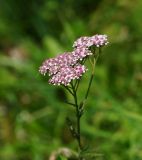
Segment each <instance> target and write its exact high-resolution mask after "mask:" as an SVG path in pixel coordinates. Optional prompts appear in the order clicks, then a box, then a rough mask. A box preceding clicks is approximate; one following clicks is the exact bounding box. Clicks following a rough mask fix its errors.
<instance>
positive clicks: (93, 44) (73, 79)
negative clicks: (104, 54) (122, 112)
mask: <svg viewBox="0 0 142 160" xmlns="http://www.w3.org/2000/svg"><path fill="white" fill-rule="evenodd" d="M107 44H108V39H107V36H106V35H98V34H97V35H94V36H91V37H80V38H79V39H77V40H76V41H75V42H74V43H73V51H72V52H65V53H63V54H60V55H58V56H57V57H55V58H49V59H47V60H45V61H44V62H43V63H42V65H41V66H40V68H39V72H40V73H41V74H42V75H46V74H48V75H49V77H50V79H49V84H53V85H57V86H59V85H61V86H63V87H65V89H66V90H67V91H68V92H69V93H70V94H71V95H72V97H73V99H74V103H69V102H68V104H69V105H72V106H73V107H74V108H75V109H76V123H77V125H76V128H75V127H74V126H73V124H72V122H71V120H70V119H69V118H67V122H68V125H69V129H70V131H71V133H72V135H73V136H74V137H75V139H76V140H77V142H78V148H79V152H78V159H79V160H83V157H82V154H81V153H82V151H83V144H82V141H81V132H80V120H81V117H82V115H83V113H84V106H85V104H86V100H87V97H88V94H89V91H90V87H91V83H92V80H93V77H94V69H95V65H96V61H97V59H98V57H99V55H100V53H101V48H102V47H103V46H105V45H107ZM86 61H89V62H90V64H91V69H92V73H91V76H90V80H89V82H88V88H87V91H86V93H85V95H84V99H83V100H82V101H81V102H78V87H79V84H80V80H81V77H82V76H83V75H84V73H85V72H87V71H88V68H87V67H86V66H85V64H86Z"/></svg>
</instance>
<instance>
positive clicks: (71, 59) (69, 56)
mask: <svg viewBox="0 0 142 160" xmlns="http://www.w3.org/2000/svg"><path fill="white" fill-rule="evenodd" d="M107 44H108V40H107V36H106V35H94V36H92V37H80V38H79V39H77V40H76V41H75V42H74V44H73V48H74V50H73V51H72V52H65V53H63V54H60V55H58V56H57V57H55V58H49V59H47V60H45V61H44V62H43V63H42V65H41V66H40V68H39V72H40V73H41V74H43V75H45V74H46V73H48V74H49V76H51V78H50V79H49V83H51V84H53V85H64V86H67V85H69V84H70V82H71V81H72V80H74V79H79V78H80V77H81V76H82V75H83V74H84V73H85V72H86V71H87V68H86V67H85V66H84V65H83V64H81V62H82V61H83V59H84V58H85V57H87V56H89V55H92V54H93V53H92V52H91V50H90V47H91V46H96V47H101V46H104V45H107Z"/></svg>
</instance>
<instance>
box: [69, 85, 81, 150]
mask: <svg viewBox="0 0 142 160" xmlns="http://www.w3.org/2000/svg"><path fill="white" fill-rule="evenodd" d="M71 86H72V90H73V97H74V101H75V105H76V116H77V137H76V139H77V141H78V146H79V152H80V151H81V150H82V145H81V136H80V118H81V116H80V112H79V106H78V101H77V94H76V90H75V87H74V85H73V83H71Z"/></svg>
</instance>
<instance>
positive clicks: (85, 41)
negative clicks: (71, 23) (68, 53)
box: [73, 34, 108, 48]
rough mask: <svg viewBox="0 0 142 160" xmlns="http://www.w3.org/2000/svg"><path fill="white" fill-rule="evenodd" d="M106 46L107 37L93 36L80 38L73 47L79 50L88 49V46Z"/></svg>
mask: <svg viewBox="0 0 142 160" xmlns="http://www.w3.org/2000/svg"><path fill="white" fill-rule="evenodd" d="M107 44H108V40H107V35H98V34H96V35H94V36H92V37H80V38H79V39H77V40H76V41H75V42H74V44H73V47H76V48H80V47H86V48H89V47H90V46H93V45H95V46H96V47H101V46H104V45H107Z"/></svg>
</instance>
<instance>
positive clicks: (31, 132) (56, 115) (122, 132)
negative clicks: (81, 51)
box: [0, 0, 142, 160]
mask: <svg viewBox="0 0 142 160" xmlns="http://www.w3.org/2000/svg"><path fill="white" fill-rule="evenodd" d="M96 33H98V34H107V35H108V38H109V41H110V43H109V45H108V46H107V47H104V48H103V54H102V56H101V57H100V59H99V61H98V64H97V66H96V72H95V79H94V82H93V85H92V89H91V92H90V96H89V99H88V104H87V107H86V112H85V114H84V117H83V119H82V135H83V137H84V138H83V139H84V142H85V143H86V144H88V145H89V146H90V148H91V149H94V150H95V151H96V153H101V154H102V156H101V157H96V159H97V160H100V159H101V160H142V1H141V0H135V1H130V0H116V1H114V0H78V1H77V0H29V1H28V0H21V1H20V0H1V1H0V160H47V159H49V155H50V154H51V153H52V152H54V151H56V150H57V149H58V148H60V147H69V148H72V149H74V150H75V149H76V142H75V141H74V140H73V139H72V137H71V135H70V133H69V131H68V129H67V125H66V121H65V119H66V117H67V116H68V115H70V116H73V115H74V111H73V109H72V108H71V107H69V106H67V105H66V104H64V99H68V98H70V97H69V95H68V93H66V92H65V90H64V89H62V88H61V87H54V86H51V85H49V84H48V77H43V76H41V75H40V74H39V73H38V68H39V66H40V65H41V63H42V61H43V60H45V59H46V58H49V57H53V56H55V55H57V54H59V53H62V52H64V51H67V50H69V51H71V50H72V44H73V42H74V40H76V39H77V38H78V37H80V36H84V35H86V36H91V35H94V34H96ZM84 79H85V78H84ZM86 87H87V83H86V80H84V81H82V87H81V88H80V96H82V95H83V93H84V91H85V89H86Z"/></svg>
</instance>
